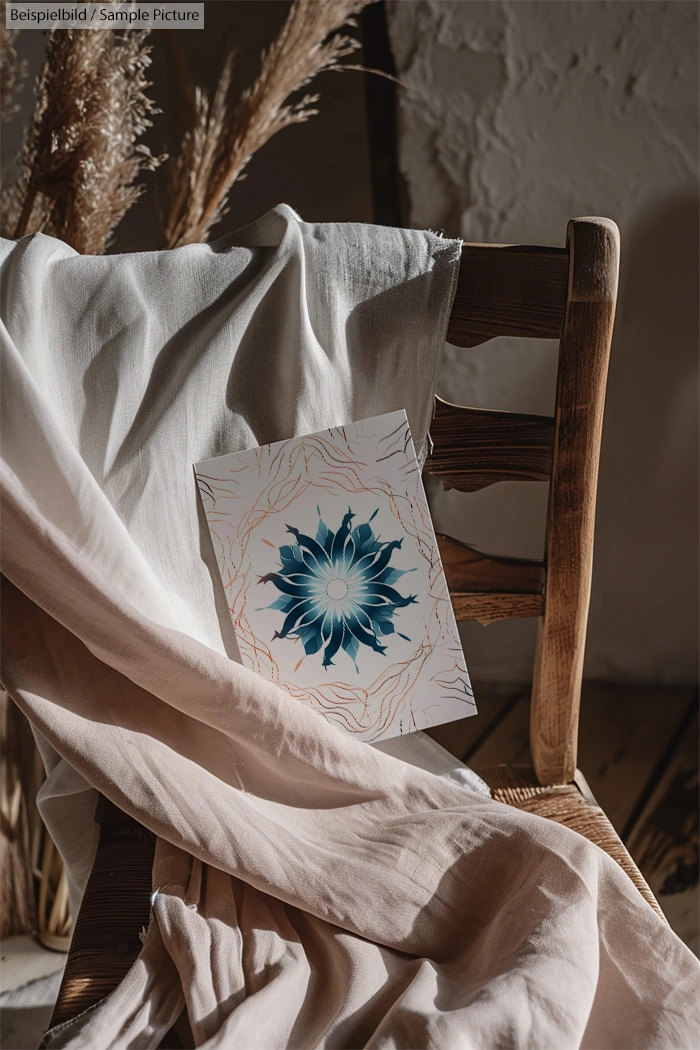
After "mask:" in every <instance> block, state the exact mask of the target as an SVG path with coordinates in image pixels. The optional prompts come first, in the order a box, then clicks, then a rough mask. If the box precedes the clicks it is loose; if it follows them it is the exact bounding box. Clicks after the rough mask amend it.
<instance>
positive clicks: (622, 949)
mask: <svg viewBox="0 0 700 1050" xmlns="http://www.w3.org/2000/svg"><path fill="white" fill-rule="evenodd" d="M458 263H459V242H455V241H449V240H443V239H442V238H440V237H437V236H436V235H434V234H431V233H422V232H415V231H406V230H389V229H382V228H379V227H372V226H357V225H352V224H348V225H313V224H305V223H303V222H301V220H300V219H299V217H298V216H297V215H296V214H295V213H294V212H293V211H292V210H291V209H290V208H287V207H285V206H279V207H278V208H276V209H274V210H273V211H272V212H270V213H268V214H267V215H266V216H264V217H263V218H262V219H260V220H259V221H258V222H256V223H254V224H252V225H251V226H249V227H246V228H245V229H244V230H243V231H240V232H239V233H238V234H235V235H233V236H232V237H230V238H227V239H226V240H224V241H220V242H218V243H215V244H213V245H194V246H190V247H186V248H181V249H177V250H175V251H172V252H161V253H146V254H142V255H124V256H107V257H102V258H88V257H81V256H78V255H76V254H75V253H74V252H73V251H72V250H71V249H69V248H67V247H66V246H65V245H63V244H61V243H60V242H58V241H56V240H53V239H51V238H49V237H45V236H43V235H34V236H31V237H28V238H25V239H23V240H22V241H20V242H18V243H17V244H14V243H10V242H3V244H2V261H1V263H0V265H1V270H0V276H1V278H2V292H1V295H2V318H3V327H2V337H3V376H2V399H3V400H2V427H3V443H2V457H3V459H2V484H3V514H2V527H3V571H4V574H5V577H6V579H5V581H4V600H3V606H2V613H3V648H4V658H3V670H2V677H3V684H4V685H5V686H6V688H7V689H8V690H9V692H10V693H11V695H12V696H13V697H14V699H15V700H16V701H17V703H18V704H19V705H20V706H21V707H22V709H23V710H24V711H25V712H26V713H27V715H28V717H29V718H30V720H31V722H32V724H33V725H34V727H35V729H36V732H37V734H38V737H39V740H40V744H41V746H42V750H43V753H44V757H45V761H46V764H47V768H48V770H49V776H48V780H47V784H46V786H45V788H44V797H43V801H42V808H43V812H44V814H45V815H46V817H47V819H48V820H49V823H50V826H51V829H52V831H53V833H54V834H55V836H56V838H57V840H58V844H59V846H60V848H61V849H62V851H63V853H64V856H65V857H66V860H67V862H68V864H69V867H70V871H71V887H72V893H73V898H74V900H77V899H78V898H79V895H80V892H81V890H82V887H83V886H84V882H85V879H86V876H87V873H88V872H89V867H90V863H91V860H92V855H93V851H94V847H95V826H94V823H93V821H92V807H93V806H94V789H99V790H100V791H101V792H103V793H104V794H105V795H106V796H107V797H108V798H110V799H111V800H112V801H113V802H115V803H116V804H117V805H118V806H120V807H121V808H122V809H123V810H125V811H126V812H127V813H130V814H131V815H133V816H134V817H136V818H137V819H138V820H140V821H141V822H142V823H143V824H145V825H146V826H147V827H149V828H150V829H151V830H152V831H154V832H155V834H156V835H157V836H158V840H157V846H156V860H155V866H154V873H153V880H154V882H153V884H154V890H155V892H154V897H153V908H152V919H151V924H150V926H149V931H148V934H147V936H146V939H145V944H144V948H143V951H142V953H141V955H140V957H139V959H138V960H137V962H136V963H135V965H134V967H133V968H132V970H131V971H130V973H129V975H128V976H127V977H126V978H125V980H124V981H123V982H122V984H121V985H120V986H119V988H118V989H117V990H116V991H115V992H114V993H113V994H112V995H111V996H109V997H108V998H107V999H106V1000H105V1001H104V1002H103V1003H102V1004H99V1005H98V1006H97V1007H96V1008H94V1009H93V1010H91V1011H88V1012H87V1014H86V1015H84V1016H83V1017H82V1018H80V1019H79V1020H78V1022H77V1023H72V1024H69V1025H68V1026H67V1027H65V1028H62V1029H61V1030H58V1031H55V1032H54V1033H53V1036H52V1040H51V1042H50V1046H52V1047H59V1046H69V1047H81V1048H86V1050H87V1048H90V1050H107V1048H117V1047H120V1048H121V1047H155V1046H157V1045H158V1042H159V1041H160V1039H161V1037H162V1035H163V1034H164V1032H165V1031H166V1030H167V1029H168V1027H169V1026H170V1025H171V1024H172V1022H173V1021H174V1020H175V1018H176V1017H177V1016H178V1014H179V1013H180V1011H181V1010H182V1008H183V1005H184V1006H186V1008H187V1011H188V1016H189V1020H190V1024H191V1027H192V1031H193V1033H194V1037H195V1041H196V1045H198V1046H205V1047H207V1048H210V1047H211V1048H213V1047H222V1048H226V1050H236V1048H240V1050H250V1048H264V1050H268V1048H273V1047H274V1048H282V1047H328V1048H342V1047H347V1048H356V1047H372V1048H389V1047H395V1048H399V1047H402V1048H409V1047H411V1048H422V1047H431V1048H461V1047H464V1048H467V1047H468V1048H483V1050H490V1048H494V1047H498V1048H501V1047H503V1048H506V1047H528V1048H533V1050H537V1048H542V1050H544V1048H567V1050H568V1048H574V1047H587V1048H596V1050H601V1048H607V1047H630V1048H641V1047H654V1048H669V1050H670V1048H674V1050H677V1048H684V1047H695V1046H697V1045H698V1037H699V1036H700V1018H699V1017H698V1010H697V993H698V992H699V991H700V981H699V975H700V964H698V962H697V960H695V958H694V957H693V956H692V954H691V953H690V952H689V951H688V950H687V949H686V948H685V946H684V945H683V944H682V943H681V942H680V940H679V939H678V938H677V937H675V935H674V934H673V933H672V932H671V930H670V929H669V927H668V926H667V925H666V924H665V923H664V922H663V920H662V919H660V918H659V917H658V916H657V915H656V914H655V913H654V912H653V911H652V910H651V909H650V908H649V907H648V905H647V904H646V903H645V902H644V901H643V900H642V898H641V897H640V895H639V893H638V891H637V890H636V889H635V887H634V886H633V885H632V883H631V882H630V881H629V879H628V878H627V876H626V875H625V874H624V873H623V872H622V871H621V869H620V868H619V867H618V866H617V865H616V864H615V862H614V861H612V860H611V859H610V858H608V857H607V856H606V855H605V854H604V853H603V852H602V851H601V850H599V849H597V847H595V846H593V845H592V844H590V843H589V842H587V841H586V840H585V839H583V838H582V837H580V836H578V835H576V834H575V833H574V832H571V831H569V830H568V829H566V828H564V827H561V826H558V825H556V824H553V823H551V822H548V821H545V820H542V819H539V818H537V817H533V816H531V815H529V814H525V813H520V812H517V811H514V810H512V809H510V808H508V807H506V806H503V805H501V804H499V803H496V802H492V801H491V800H490V799H485V798H483V797H481V796H480V795H479V794H477V793H475V792H471V791H468V790H465V788H464V786H462V785H461V784H459V783H455V782H453V781H452V780H450V779H445V778H441V777H438V776H435V775H433V774H432V773H430V772H428V771H426V770H424V769H419V768H415V767H413V766H410V765H408V764H406V763H405V762H402V761H399V760H397V759H396V758H394V757H392V756H391V755H389V754H384V753H382V751H381V750H380V749H378V748H371V747H369V746H367V745H364V744H362V743H359V742H358V741H355V740H353V739H351V738H349V737H347V736H344V735H342V734H341V733H340V732H338V731H337V730H336V729H334V728H332V727H331V726H330V725H328V723H326V721H325V720H324V719H323V718H322V717H321V716H320V715H318V714H317V713H315V712H313V711H310V710H308V709H306V708H304V707H302V706H301V705H300V704H298V703H296V702H295V701H293V700H292V699H291V698H290V697H289V696H288V695H287V694H285V693H284V692H282V691H281V690H279V689H278V688H277V687H275V686H274V685H272V684H271V683H268V682H266V681H264V680H262V679H260V678H258V677H257V676H256V675H254V674H253V673H252V672H249V671H248V670H247V669H245V668H243V667H242V666H241V665H240V664H238V663H236V662H235V661H234V660H232V659H231V658H230V657H231V655H232V654H233V653H234V647H233V634H232V630H231V628H230V622H229V620H228V616H227V611H226V609H225V607H224V608H222V607H221V599H220V592H219V590H218V588H217V586H216V568H215V566H212V565H211V564H209V562H208V547H207V544H206V542H205V536H206V531H205V530H206V524H205V522H204V520H203V516H202V515H201V512H200V511H199V509H198V502H197V499H196V491H195V484H194V476H193V473H192V468H191V464H192V463H194V462H196V461H199V460H202V459H206V458H210V457H213V456H216V455H219V454H223V453H225V452H231V451H236V450H238V449H241V448H245V447H250V446H253V445H258V444H261V443H267V442H270V441H275V440H280V439H282V438H288V437H290V436H293V435H295V434H301V433H305V432H309V431H314V430H320V429H324V428H326V427H329V426H335V425H339V424H342V423H343V422H347V421H350V420H352V419H357V418H362V417H366V416H371V415H375V414H380V413H382V412H387V411H390V410H393V409H396V408H406V410H407V413H408V418H409V422H410V424H411V427H412V430H413V434H414V438H415V440H416V445H417V448H418V449H419V450H420V449H421V448H424V444H425V436H426V431H427V427H428V423H429V418H430V412H431V406H432V398H433V392H434V386H435V380H436V375H437V371H438V367H439V362H440V355H441V351H442V346H443V342H444V335H445V331H446V327H447V320H448V315H449V310H450V306H451V302H452V297H453V292H454V287H455V282H456V277H457V272H458Z"/></svg>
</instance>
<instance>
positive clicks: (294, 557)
mask: <svg viewBox="0 0 700 1050" xmlns="http://www.w3.org/2000/svg"><path fill="white" fill-rule="evenodd" d="M316 509H317V510H318V529H317V531H316V539H313V538H312V537H311V536H305V535H303V534H302V533H301V532H299V530H298V529H295V528H294V527H293V526H292V525H287V532H291V533H292V534H293V535H294V537H295V538H296V543H295V544H289V545H286V546H283V547H280V548H279V553H280V560H281V562H282V569H281V571H280V572H268V573H267V575H266V576H261V577H260V580H259V582H260V583H268V582H272V583H274V585H275V587H277V589H278V590H279V591H281V592H282V595H281V597H280V598H278V599H277V600H276V601H274V602H273V603H272V604H271V605H268V606H267V608H268V609H279V610H280V611H281V612H283V613H284V614H285V620H284V624H283V625H282V629H281V630H280V631H275V633H274V635H273V639H274V638H287V637H292V638H295V637H296V638H301V640H302V643H303V645H304V651H305V653H306V655H307V656H310V655H312V654H313V653H317V652H318V651H319V649H321V648H322V647H323V646H324V645H325V649H324V652H323V666H324V667H331V666H333V657H334V656H335V655H336V653H337V652H338V650H339V649H341V648H342V649H344V650H345V652H346V653H347V654H348V656H350V657H351V659H352V661H353V663H354V664H355V668H356V670H358V671H359V668H358V666H357V654H358V652H359V649H360V646H361V645H366V646H369V648H370V649H373V650H374V652H375V653H385V652H386V646H385V645H381V644H380V641H379V639H380V638H383V637H385V636H386V635H389V634H393V633H394V631H395V627H394V624H393V622H392V618H393V616H394V613H395V612H396V610H397V609H403V608H404V607H405V606H407V605H411V604H412V603H414V602H415V601H416V595H415V594H411V595H409V596H408V598H403V597H402V596H401V595H400V594H399V592H398V591H397V590H395V588H394V587H393V586H392V584H394V583H396V581H397V580H398V579H400V577H401V576H403V575H404V574H405V573H406V572H413V571H414V570H413V569H403V570H402V569H393V568H391V567H390V565H389V561H390V560H391V556H392V554H393V552H394V551H395V550H397V549H398V548H399V547H400V546H401V543H402V542H403V541H402V540H391V542H386V541H385V542H380V540H379V539H378V537H376V536H375V535H374V532H373V531H372V528H371V527H370V524H369V522H367V523H366V524H364V525H357V526H355V528H352V529H351V522H352V519H353V518H354V517H355V515H354V514H353V513H352V511H351V510H350V508H348V512H347V514H346V515H345V516H344V518H343V521H342V524H341V526H340V528H339V529H338V531H337V532H331V530H330V529H329V528H328V526H327V525H326V524H325V522H324V521H323V518H322V517H321V511H320V509H319V508H318V507H317V508H316ZM377 513H378V511H376V510H375V512H374V514H373V515H372V517H371V518H370V519H369V521H370V522H371V521H372V520H373V518H375V517H376V515H377ZM396 633H397V634H398V635H399V637H400V638H404V639H406V641H410V639H409V638H408V637H407V636H406V635H405V634H401V633H400V631H396Z"/></svg>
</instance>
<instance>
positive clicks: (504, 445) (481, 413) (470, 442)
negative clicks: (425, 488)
mask: <svg viewBox="0 0 700 1050" xmlns="http://www.w3.org/2000/svg"><path fill="white" fill-rule="evenodd" d="M430 437H431V440H432V442H433V448H432V451H431V454H430V456H429V458H428V459H427V460H426V463H425V471H426V473H428V474H432V475H433V477H436V478H439V479H440V481H442V482H444V484H445V485H447V486H448V487H449V488H453V489H459V491H460V492H475V491H476V490H477V489H482V488H486V486H487V485H494V484H495V483H496V482H498V481H549V477H550V475H551V472H552V449H553V446H554V419H553V418H552V417H551V416H532V415H525V414H522V413H516V412H491V411H486V410H483V409H476V408H462V407H461V406H459V405H451V404H448V402H447V401H443V400H442V399H441V398H439V397H436V398H435V414H434V416H433V420H432V422H431V424H430Z"/></svg>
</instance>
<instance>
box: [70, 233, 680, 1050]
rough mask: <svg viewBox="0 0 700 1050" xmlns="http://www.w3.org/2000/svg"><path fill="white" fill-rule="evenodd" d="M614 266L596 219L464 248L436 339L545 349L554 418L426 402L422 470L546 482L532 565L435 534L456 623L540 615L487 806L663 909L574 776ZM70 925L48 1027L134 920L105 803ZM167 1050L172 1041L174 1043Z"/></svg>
mask: <svg viewBox="0 0 700 1050" xmlns="http://www.w3.org/2000/svg"><path fill="white" fill-rule="evenodd" d="M618 259H619V235H618V231H617V227H616V226H615V224H614V223H613V222H611V221H610V220H609V219H600V218H583V219H573V220H572V221H571V222H570V223H569V224H568V229H567V238H566V247H564V248H543V247H533V246H529V245H492V244H465V245H464V247H463V249H462V261H461V268H460V274H459V281H458V286H457V293H456V298H455V303H454V307H453V310H452V316H451V318H450V324H449V329H448V340H449V342H450V343H452V344H455V345H457V346H463V347H471V346H476V345H477V344H479V343H483V342H486V341H487V340H489V339H492V338H494V337H495V336H501V335H506V336H524V337H528V336H529V337H541V338H549V339H558V340H559V368H558V379H557V392H556V406H555V413H554V416H553V417H549V416H535V415H522V414H516V413H511V412H491V411H483V410H481V409H471V408H463V407H460V406H457V405H450V404H447V403H446V402H444V401H442V400H440V399H436V406H435V415H434V418H433V422H432V425H431V437H432V440H433V451H432V454H431V456H430V457H429V459H428V461H427V463H426V466H425V470H426V472H427V473H428V474H431V475H433V476H434V477H436V478H439V479H440V480H442V481H443V482H444V483H445V484H447V485H449V486H450V487H452V488H455V489H459V490H460V491H462V492H473V491H475V490H477V489H480V488H483V487H485V486H487V485H492V484H495V483H496V482H499V481H511V480H521V481H540V482H542V481H549V482H550V491H549V504H548V511H547V527H546V539H545V551H544V558H543V560H542V561H526V560H522V559H513V558H502V557H489V556H486V555H484V554H481V553H479V552H478V551H475V550H473V549H472V548H470V547H468V546H466V545H465V544H462V543H459V542H457V541H456V540H453V539H450V538H449V537H447V536H439V537H438V541H439V545H440V551H441V555H442V558H443V563H444V567H445V572H446V576H447V582H448V586H449V589H450V594H451V597H452V602H453V605H454V610H455V615H456V617H457V619H458V620H478V621H480V622H481V623H483V624H489V623H492V622H493V621H495V620H499V619H503V618H506V617H511V616H532V617H538V618H539V636H538V643H537V655H536V660H535V667H534V676H533V687H532V703H531V719H530V748H531V753H532V762H533V765H532V768H511V767H507V766H499V767H497V768H496V769H492V770H479V773H480V774H481V775H482V776H483V778H484V779H485V780H486V782H487V783H488V785H489V787H490V788H491V792H492V795H493V797H494V798H495V799H498V800H500V801H501V802H504V803H507V804H508V805H512V806H517V807H518V808H520V809H525V810H528V811H530V812H533V813H538V814H540V815H541V816H544V817H548V818H549V819H552V820H556V821H558V822H560V823H562V824H566V825H568V826H569V827H570V828H573V829H574V830H575V831H577V832H579V833H580V834H582V835H585V836H586V838H588V839H590V840H591V841H593V842H595V843H596V844H597V845H598V846H600V847H601V848H602V849H604V850H605V851H606V852H607V853H609V854H610V856H612V857H613V858H614V859H615V860H616V861H617V862H618V863H619V864H620V865H621V867H622V868H623V869H624V870H625V871H626V872H627V874H628V875H629V877H630V878H631V879H632V881H633V882H634V884H635V885H636V886H637V888H638V889H639V891H640V893H641V894H642V895H643V897H644V898H645V899H646V900H647V901H648V903H649V904H650V905H651V907H653V908H654V909H655V910H656V911H657V912H659V914H661V910H660V908H659V906H658V904H657V902H656V900H655V898H654V896H653V894H652V893H651V890H650V889H649V887H648V886H647V884H646V882H645V881H644V879H643V878H642V875H641V874H640V872H639V871H638V869H637V867H636V865H635V864H634V861H633V860H632V858H631V857H630V855H629V853H628V852H627V850H626V849H625V848H624V846H623V845H622V842H621V841H620V839H619V838H618V836H617V834H616V832H615V831H614V829H613V827H612V825H611V824H610V822H609V821H608V819H607V817H606V816H605V814H604V813H603V811H602V810H601V809H600V807H599V806H598V805H597V803H596V801H595V799H594V798H593V796H592V794H591V792H590V789H589V788H588V786H587V784H586V782H585V780H584V778H583V776H582V774H581V773H580V772H579V771H578V770H577V768H576V749H577V735H578V714H579V700H580V693H581V678H582V670H583V653H584V644H585V637H586V622H587V617H588V603H589V595H590V586H591V567H592V559H593V525H594V518H595V502H596V486H597V477H598V459H599V452H600V439H601V430H602V422H603V405H604V401H605V384H606V378H607V370H608V356H609V352H610V342H611V338H612V330H613V321H614V315H615V302H616V294H617V276H618ZM101 828H102V837H101V841H100V847H99V850H98V854H97V860H96V861H95V866H94V868H93V872H92V875H91V877H90V881H89V883H88V888H87V891H86V894H85V898H84V901H83V905H82V907H81V910H80V914H79V915H78V918H77V921H76V925H75V933H74V936H73V941H72V944H71V950H70V954H69V957H68V962H67V965H66V970H65V976H64V979H63V984H62V986H61V990H60V994H59V998H58V1002H57V1005H56V1009H55V1012H54V1016H53V1021H52V1024H58V1023H60V1022H61V1021H65V1020H67V1019H68V1018H70V1017H73V1016H75V1015H76V1014H77V1013H78V1012H80V1011H81V1010H83V1009H85V1008H86V1007H88V1006H90V1005H91V1004H92V1003H94V1002H97V1001H98V1000H99V999H100V998H102V997H103V996H104V995H106V994H107V993H108V992H109V991H110V990H111V989H112V988H114V987H116V984H117V983H118V981H119V980H120V978H121V977H122V976H123V975H124V974H125V973H126V971H127V969H128V968H129V966H130V965H131V963H132V961H133V959H134V958H135V957H136V955H137V954H138V951H139V949H140V947H141V945H140V941H139V939H138V935H139V932H140V930H141V928H142V926H143V925H144V924H145V923H146V922H147V920H148V913H149V896H150V867H151V863H152V857H153V837H152V836H151V835H150V834H149V833H148V832H147V831H146V830H145V829H144V828H142V827H140V825H137V824H135V822H134V821H132V820H130V819H129V818H126V817H125V816H124V815H123V814H121V813H120V812H119V810H117V809H116V808H115V807H114V806H112V805H111V804H107V803H104V804H103V806H102V813H101ZM173 1045H178V1044H177V1043H174V1044H173Z"/></svg>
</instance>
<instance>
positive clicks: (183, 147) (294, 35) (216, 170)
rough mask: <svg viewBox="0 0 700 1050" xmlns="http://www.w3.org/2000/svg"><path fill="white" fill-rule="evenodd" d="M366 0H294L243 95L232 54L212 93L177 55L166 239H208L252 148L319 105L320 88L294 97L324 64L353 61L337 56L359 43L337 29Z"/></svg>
mask: <svg viewBox="0 0 700 1050" xmlns="http://www.w3.org/2000/svg"><path fill="white" fill-rule="evenodd" d="M368 2H370V0H294V3H293V4H292V7H291V10H290V12H289V15H288V17H287V21H286V22H285V24H284V26H283V28H282V30H281V32H280V34H279V36H278V37H277V39H276V40H275V41H274V43H273V44H272V45H271V46H270V47H269V48H268V49H267V51H265V52H263V55H262V57H261V66H260V73H259V74H258V77H257V79H256V80H255V82H254V84H253V85H252V86H251V87H249V88H247V89H246V90H245V91H244V92H243V93H242V95H240V96H239V97H238V98H234V97H233V96H232V90H231V81H232V70H233V61H234V55H233V54H231V55H229V57H228V59H227V60H226V62H225V64H224V67H223V70H222V73H221V76H220V78H219V82H218V85H217V87H216V90H215V92H214V94H213V95H212V96H211V97H209V96H207V95H206V93H205V92H203V91H202V90H201V89H200V88H198V87H195V86H194V84H193V83H192V81H191V79H190V78H189V74H188V73H187V71H186V69H185V68H184V63H182V62H181V61H180V62H179V66H180V68H179V69H178V71H177V72H178V79H179V81H180V91H181V96H182V97H181V100H180V105H179V111H180V114H181V119H180V128H179V136H178V137H179V142H178V149H177V151H176V153H175V160H174V162H172V163H171V164H170V165H168V166H167V168H164V175H165V179H164V188H163V194H162V201H161V215H162V221H163V229H164V233H165V244H166V247H168V248H175V247H177V246H179V245H183V244H192V243H195V242H198V241H203V240H205V239H206V237H207V235H208V233H209V231H210V229H211V228H212V226H214V225H215V224H216V223H217V222H218V221H219V220H220V219H221V217H222V215H223V214H224V213H225V207H226V200H227V197H228V194H229V191H230V189H231V187H232V185H233V183H234V182H235V181H236V179H240V178H241V174H242V172H243V169H244V168H245V166H246V164H247V163H248V161H249V160H250V158H251V156H252V155H253V153H255V151H256V150H258V149H259V148H260V147H261V146H262V145H264V144H265V142H267V141H268V139H270V138H271V137H272V136H273V135H274V134H275V133H276V132H278V131H280V130H281V129H282V128H286V127H288V126H289V125H290V124H299V123H302V122H303V121H306V120H308V119H309V117H311V116H314V114H316V113H317V112H318V110H316V109H314V105H315V103H316V102H317V101H318V98H319V96H318V95H308V94H307V95H304V97H303V98H301V99H300V100H299V101H297V102H291V103H290V102H289V101H288V99H289V98H290V96H291V95H293V94H294V93H295V92H296V91H298V90H299V89H300V88H303V87H304V86H306V85H307V84H308V83H309V82H310V81H311V80H313V78H314V77H315V76H316V75H317V74H318V73H321V72H322V71H323V70H325V69H344V68H347V67H346V66H341V65H338V62H339V60H340V59H341V58H343V57H344V56H345V55H349V54H351V53H352V52H353V51H355V50H356V49H357V48H358V47H359V46H360V44H359V42H358V41H357V40H354V39H353V38H352V37H349V36H344V35H336V36H331V34H332V33H334V32H335V31H336V30H338V29H340V28H341V27H342V26H344V25H355V22H354V19H353V16H354V15H356V14H357V13H358V12H359V11H361V10H362V8H363V7H365V6H366V5H367V3H368ZM329 37H330V39H329Z"/></svg>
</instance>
